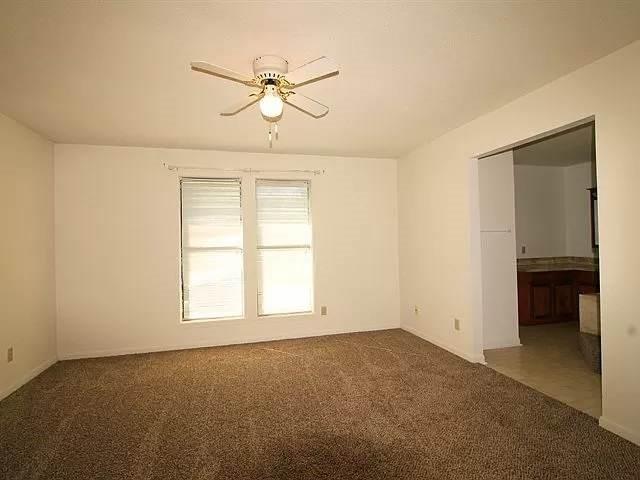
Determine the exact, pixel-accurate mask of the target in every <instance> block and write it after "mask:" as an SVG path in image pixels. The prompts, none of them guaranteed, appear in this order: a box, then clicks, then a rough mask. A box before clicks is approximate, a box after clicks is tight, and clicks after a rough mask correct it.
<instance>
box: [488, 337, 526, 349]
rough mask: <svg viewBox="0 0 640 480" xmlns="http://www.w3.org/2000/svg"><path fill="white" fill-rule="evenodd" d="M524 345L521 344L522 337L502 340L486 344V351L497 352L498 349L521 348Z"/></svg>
mask: <svg viewBox="0 0 640 480" xmlns="http://www.w3.org/2000/svg"><path fill="white" fill-rule="evenodd" d="M521 346H522V343H520V337H516V338H509V339H502V340H497V341H493V342H486V343H485V345H484V349H485V350H495V349H496V348H511V347H521Z"/></svg>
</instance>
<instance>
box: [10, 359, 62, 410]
mask: <svg viewBox="0 0 640 480" xmlns="http://www.w3.org/2000/svg"><path fill="white" fill-rule="evenodd" d="M56 363H58V357H57V356H56V357H53V358H50V359H49V360H46V361H45V362H43V363H41V364H40V365H38V366H37V367H36V368H34V369H32V370H30V371H29V372H27V373H25V374H24V375H22V376H21V377H19V378H18V380H16V381H15V382H14V383H13V384H12V385H9V386H8V387H7V388H5V389H4V390H2V391H0V401H2V400H4V399H5V398H7V397H8V396H9V395H11V394H12V393H14V392H15V391H17V390H18V389H19V388H20V387H22V386H24V385H25V384H27V383H29V382H30V381H31V380H33V379H34V378H36V377H37V376H38V375H40V374H41V373H42V372H44V371H45V370H47V369H48V368H49V367H51V366H53V365H55V364H56Z"/></svg>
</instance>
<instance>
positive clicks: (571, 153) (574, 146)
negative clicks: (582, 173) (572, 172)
mask: <svg viewBox="0 0 640 480" xmlns="http://www.w3.org/2000/svg"><path fill="white" fill-rule="evenodd" d="M592 144H593V124H589V125H585V126H584V127H581V128H578V129H574V130H571V131H569V132H567V133H563V134H561V135H554V136H553V137H551V138H548V139H546V140H542V141H539V142H534V143H532V144H530V145H525V146H523V147H520V148H516V149H514V151H513V162H514V163H515V164H516V165H545V166H551V167H554V166H555V167H567V166H569V165H575V164H577V163H585V162H590V161H591V157H592Z"/></svg>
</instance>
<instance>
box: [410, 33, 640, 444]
mask: <svg viewBox="0 0 640 480" xmlns="http://www.w3.org/2000/svg"><path fill="white" fill-rule="evenodd" d="M638 85H640V42H635V43H633V44H631V45H629V46H627V47H625V48H623V49H621V50H619V51H617V52H615V53H613V54H612V55H609V56H607V57H604V58H602V59H600V60H598V61H597V62H594V63H592V64H591V65H588V66H586V67H584V68H581V69H580V70H577V71H576V72H574V73H572V74H570V75H567V76H565V77H563V78H561V79H559V80H556V81H554V82H552V83H550V84H549V85H546V86H545V87H543V88H541V89H539V90H536V91H534V92H532V93H530V94H528V95H526V96H524V97H521V98H520V99H518V100H516V101H514V102H512V103H510V104H508V105H506V106H504V107H502V108H500V109H498V110H496V111H494V112H491V113H489V114H486V115H484V116H482V117H479V118H478V119H476V120H474V121H472V122H470V123H468V124H466V125H464V126H462V127H459V128H457V129H455V130H453V131H451V132H449V133H447V134H445V135H443V136H441V137H439V138H438V139H436V140H433V141H431V142H428V143H425V144H424V145H422V146H420V147H419V148H417V149H415V150H414V151H412V152H411V153H410V154H408V155H407V156H406V157H405V158H403V159H402V160H400V161H399V163H398V170H399V173H398V182H399V189H398V190H399V220H400V227H399V232H400V243H399V246H400V248H399V251H400V284H401V322H402V325H403V326H407V327H408V328H413V329H414V331H416V332H420V333H421V335H422V336H424V337H425V338H426V339H430V340H433V341H436V342H438V343H439V344H440V345H444V346H446V347H447V348H449V349H450V350H452V351H455V352H459V353H461V354H463V355H465V356H467V357H468V358H481V349H482V342H481V341H479V339H481V337H482V333H481V332H482V325H481V309H480V308H479V307H478V305H479V304H481V302H480V301H479V296H480V294H479V293H478V292H480V291H481V282H480V279H481V270H480V264H479V262H478V260H477V259H478V256H479V255H478V253H479V245H480V234H479V228H477V227H478V225H479V219H478V218H477V217H478V209H477V206H474V205H477V202H478V189H477V172H476V174H474V173H473V169H474V168H476V169H477V161H475V160H472V159H473V157H476V156H478V155H480V154H483V153H485V152H490V151H493V150H495V149H499V148H501V147H504V146H507V145H512V144H514V143H516V142H519V141H521V140H523V139H527V138H530V137H532V136H535V135H539V134H541V133H543V132H547V131H550V130H553V129H556V128H560V127H562V126H564V125H568V124H570V123H572V122H575V121H577V120H579V119H584V118H588V117H591V116H592V115H595V119H596V155H597V168H598V197H599V214H600V215H599V219H600V278H601V282H602V285H601V309H602V329H603V331H602V352H603V362H602V364H603V416H602V418H601V420H600V421H601V425H603V426H606V428H609V429H611V430H614V431H616V432H618V433H620V434H622V435H624V436H626V437H627V438H629V439H632V440H633V441H635V442H637V443H640V415H638V407H637V399H638V398H640V375H638V372H637V365H639V364H640V303H638V301H637V295H638V291H640V277H638V275H637V272H638V269H639V268H640V252H639V251H638V249H637V239H638V238H640V216H638V215H637V214H636V209H635V205H637V202H638V197H637V188H638V185H640V162H639V161H638V158H640V136H638V133H637V132H638V130H640V95H639V94H638ZM474 165H475V167H474ZM474 182H475V183H474ZM472 253H473V255H472ZM415 304H420V305H422V307H423V308H422V311H421V314H420V315H418V316H415V315H414V313H413V305H415ZM454 316H455V317H458V318H460V319H461V320H462V330H461V331H456V330H454V328H453V323H452V321H451V319H452V317H454Z"/></svg>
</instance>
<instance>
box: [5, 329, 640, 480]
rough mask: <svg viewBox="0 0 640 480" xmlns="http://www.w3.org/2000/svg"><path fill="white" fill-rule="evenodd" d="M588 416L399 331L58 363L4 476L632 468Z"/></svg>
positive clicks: (636, 459) (588, 474)
mask: <svg viewBox="0 0 640 480" xmlns="http://www.w3.org/2000/svg"><path fill="white" fill-rule="evenodd" d="M638 472H640V448H638V447H636V446H634V445H632V444H631V443H629V442H627V441H625V440H623V439H621V438H619V437H617V436H615V435H614V434H612V433H609V432H607V431H605V430H602V429H601V428H599V427H598V425H597V423H596V421H595V419H593V418H591V417H589V416H587V415H585V414H583V413H580V412H578V411H577V410H574V409H572V408H570V407H568V406H566V405H563V404H561V403H559V402H557V401H555V400H553V399H551V398H549V397H546V396H544V395H542V394H540V393H538V392H536V391H534V390H531V389H530V388H528V387H526V386H524V385H522V384H520V383H517V382H515V381H514V380H511V379H509V378H507V377H504V376H502V375H500V374H499V373H497V372H495V371H493V370H491V369H489V368H486V367H484V366H481V365H474V364H470V363H467V362H466V361H464V360H462V359H460V358H458V357H456V356H454V355H452V354H450V353H448V352H445V351H444V350H441V349H439V348H437V347H435V346H433V345H431V344H429V343H427V342H425V341H423V340H421V339H419V338H417V337H415V336H413V335H410V334H408V333H405V332H403V331H400V330H388V331H381V332H371V333H359V334H348V335H337V336H330V337H319V338H310V339H303V340H286V341H280V342H271V343H262V344H254V345H240V346H232V347H219V348H207V349H199V350H188V351H187V350H185V351H177V352H164V353H153V354H145V355H130V356H123V357H112V358H102V359H95V360H79V361H68V362H61V363H58V364H56V365H55V366H54V367H52V368H50V369H49V370H47V371H46V372H45V373H44V374H42V375H41V376H40V377H38V378H36V379H35V380H34V381H32V382H30V383H29V384H28V385H26V386H25V387H23V388H21V389H20V390H19V391H18V392H16V393H14V394H13V395H11V396H10V397H8V398H7V399H5V400H4V401H3V402H1V403H0V478H2V479H10V480H14V479H35V478H41V479H47V480H56V479H64V480H75V479H77V480H89V479H100V480H111V479H113V480H115V479H117V480H123V479H168V480H173V479H175V480H186V479H208V480H209V479H229V480H231V479H233V480H241V479H247V480H249V479H251V480H263V479H292V480H305V479H332V480H336V479H362V480H365V479H366V480H378V479H380V480H382V479H385V480H387V479H394V480H396V479H434V480H435V479H461V480H470V479H487V480H488V479H500V480H504V479H528V480H531V479H583V480H584V479H607V478H610V479H616V480H623V479H638V475H639V474H638Z"/></svg>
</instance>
